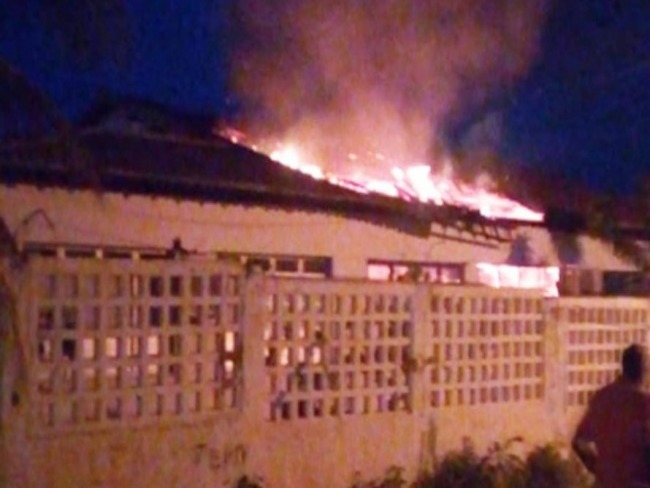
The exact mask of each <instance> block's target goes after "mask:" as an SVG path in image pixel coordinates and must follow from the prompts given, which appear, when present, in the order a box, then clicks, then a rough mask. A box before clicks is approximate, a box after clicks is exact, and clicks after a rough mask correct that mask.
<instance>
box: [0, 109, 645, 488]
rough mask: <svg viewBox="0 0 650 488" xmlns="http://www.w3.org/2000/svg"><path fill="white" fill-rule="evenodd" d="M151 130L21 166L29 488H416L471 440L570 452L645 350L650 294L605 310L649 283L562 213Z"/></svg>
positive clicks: (7, 424)
mask: <svg viewBox="0 0 650 488" xmlns="http://www.w3.org/2000/svg"><path fill="white" fill-rule="evenodd" d="M135 112H136V113H132V111H129V110H126V111H124V110H123V111H118V112H117V115H116V113H115V112H113V113H111V114H109V115H108V116H106V117H103V118H102V119H101V120H99V121H96V123H95V124H94V125H93V126H92V127H87V128H85V129H83V130H81V131H80V133H79V136H78V139H77V142H76V146H75V148H76V150H75V151H74V152H73V153H70V152H69V149H70V148H69V146H66V145H62V144H59V143H57V141H56V140H54V139H41V140H31V141H27V142H25V141H22V142H21V141H17V142H7V143H5V144H3V146H2V148H1V149H0V183H1V184H0V218H1V219H2V226H1V227H0V236H2V241H1V244H2V246H1V247H0V250H1V251H2V256H3V258H2V261H1V263H2V267H1V268H0V278H1V279H2V281H1V282H0V285H1V287H0V303H1V304H2V307H0V313H1V317H2V321H1V322H0V325H1V326H2V334H3V340H2V342H1V347H2V354H0V358H2V361H1V362H0V366H1V369H0V380H1V381H2V388H0V425H1V426H2V432H3V436H2V438H1V439H2V443H1V444H0V447H1V448H2V449H3V455H2V456H0V459H2V462H3V463H5V466H3V471H2V472H3V473H6V476H7V479H9V480H10V481H11V483H12V484H13V486H25V487H32V486H33V487H38V486H42V483H43V480H44V479H47V480H48V484H49V486H67V485H66V483H68V484H69V481H70V479H75V480H78V482H79V484H89V485H90V484H94V485H97V486H106V487H113V486H133V487H139V486H142V487H145V486H160V487H167V486H170V487H171V486H178V485H179V484H183V485H190V484H196V485H210V486H216V485H218V486H231V485H233V484H234V483H235V481H236V480H237V479H238V478H239V477H241V476H243V475H244V474H248V475H250V474H260V475H262V476H264V477H265V479H267V480H268V481H269V483H270V485H271V486H316V487H318V486H323V487H324V486H340V487H344V486H348V485H349V483H350V479H351V478H350V477H351V476H352V475H353V474H354V473H355V472H359V473H361V474H362V475H363V476H368V477H370V476H377V475H379V474H380V470H382V469H384V468H385V467H388V466H390V465H394V464H397V465H400V466H404V467H405V468H406V473H407V475H408V476H409V477H413V476H415V474H416V473H417V472H418V471H421V470H425V469H430V467H431V466H432V465H434V464H435V458H436V456H439V455H441V454H442V453H444V452H445V451H446V450H448V449H451V448H453V447H456V446H458V445H459V444H460V443H461V442H462V439H463V437H464V436H471V437H472V438H473V439H474V440H475V441H476V442H477V444H478V445H479V446H484V445H487V444H488V443H489V442H492V441H494V440H499V439H504V438H508V437H512V436H514V435H521V434H524V435H525V437H526V439H527V441H529V442H530V443H531V444H535V443H540V442H544V441H548V440H560V441H561V440H566V439H567V438H568V437H569V435H570V432H571V429H572V426H573V423H574V421H575V418H576V416H577V415H578V414H579V413H580V412H581V411H582V409H583V408H584V406H585V405H586V403H587V401H588V398H589V395H590V392H591V390H592V389H593V388H594V387H595V386H597V385H599V384H602V382H604V381H605V380H607V379H608V378H611V377H612V376H613V375H614V374H615V373H616V368H617V354H618V351H619V350H620V349H621V346H622V345H624V344H626V343H628V342H631V341H638V342H645V337H646V336H647V320H648V317H650V310H649V309H648V303H647V299H645V298H631V297H627V296H617V297H603V295H605V294H614V293H615V292H616V291H617V290H618V295H626V294H629V292H626V291H625V290H623V291H621V290H622V289H621V288H618V289H615V288H611V286H610V285H611V283H610V282H611V279H610V276H611V274H612V273H613V274H614V275H615V276H617V277H620V276H628V277H633V276H642V274H635V273H638V272H637V270H635V268H634V266H632V265H630V264H629V263H627V262H625V261H623V260H621V259H620V258H618V257H617V256H616V255H615V253H614V252H613V251H612V249H611V248H610V246H609V245H608V244H606V243H603V242H601V241H598V240H595V239H593V238H591V237H589V236H586V235H579V234H578V235H573V236H572V238H571V239H568V240H569V244H570V245H568V244H567V245H566V246H565V248H562V247H561V246H559V245H558V244H557V238H555V237H554V228H553V227H552V226H550V225H549V222H548V219H547V218H546V217H545V216H544V215H543V213H542V212H541V211H537V212H536V211H534V210H531V209H527V208H525V207H523V206H521V205H519V204H517V203H516V202H513V201H512V200H509V199H506V198H504V197H499V196H497V195H489V194H487V193H485V192H481V191H475V190H472V189H471V188H465V187H462V186H461V185H458V184H453V183H452V182H445V183H444V185H447V186H446V189H445V188H443V187H440V188H439V187H435V185H436V184H437V183H436V181H435V179H434V178H426V176H427V175H426V174H424V172H422V170H420V169H417V170H415V171H411V172H409V170H408V168H403V173H399V172H396V176H394V177H392V178H391V179H389V180H382V181H379V183H377V181H378V180H376V179H375V180H369V179H367V178H365V179H355V178H353V177H350V176H349V175H342V174H340V173H334V172H329V171H324V170H318V171H314V170H313V168H312V169H308V170H307V171H306V172H303V171H299V169H304V167H303V166H302V165H301V164H299V163H297V162H295V161H294V162H292V161H287V160H285V161H284V163H285V164H280V163H278V162H276V161H274V160H273V159H271V158H270V157H267V156H265V155H263V154H261V153H259V152H256V151H254V150H253V149H251V148H249V147H246V146H243V145H239V144H236V143H233V142H232V141H231V140H230V139H229V138H224V137H221V136H218V135H211V136H209V137H208V136H205V135H204V136H203V137H197V136H196V134H195V133H194V131H193V130H192V129H191V127H190V125H185V127H187V129H185V130H183V131H175V130H174V131H166V130H164V127H165V126H166V122H165V119H164V118H161V117H160V116H159V115H155V116H152V115H151V114H149V115H148V116H147V117H141V116H139V115H138V113H137V112H138V111H137V110H136V111H135ZM151 117H153V118H154V120H155V123H154V124H153V125H152V123H151ZM177 122H178V121H177ZM161 127H162V129H161ZM275 156H276V157H277V156H278V155H277V154H276V155H275ZM287 164H290V165H293V166H295V168H291V167H287ZM432 185H434V186H433V187H432ZM443 190H444V191H443ZM463 199H465V200H463ZM468 202H469V203H472V205H469V203H468ZM477 202H482V203H480V204H477ZM486 203H488V204H489V203H494V205H491V206H490V205H486ZM497 211H498V212H501V213H497ZM513 211H514V213H512V212H513ZM503 212H505V214H504V213H503ZM567 248H568V249H569V250H570V251H572V252H567ZM640 290H641V289H640V288H639V289H637V290H636V291H637V292H638V291H640ZM594 297H596V298H594ZM514 411H516V413H517V415H512V413H513V412H514ZM531 419H534V420H535V421H534V422H533V421H531ZM378 439H381V440H382V441H384V442H385V445H384V446H383V448H382V449H377V440H378ZM54 453H56V456H55V455H54ZM80 453H83V454H80ZM79 456H85V457H86V458H87V462H84V463H80V462H79ZM154 461H155V462H154Z"/></svg>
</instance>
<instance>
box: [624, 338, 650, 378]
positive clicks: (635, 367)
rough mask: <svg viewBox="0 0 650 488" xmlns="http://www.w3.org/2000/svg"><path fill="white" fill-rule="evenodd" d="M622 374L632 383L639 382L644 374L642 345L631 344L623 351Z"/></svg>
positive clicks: (644, 355)
mask: <svg viewBox="0 0 650 488" xmlns="http://www.w3.org/2000/svg"><path fill="white" fill-rule="evenodd" d="M621 363H622V366H623V376H625V378H627V379H628V380H630V381H632V382H634V383H641V382H642V381H643V377H644V376H645V369H646V353H645V349H644V348H643V346H641V345H639V344H632V345H630V346H628V347H626V348H625V350H624V351H623V359H622V361H621Z"/></svg>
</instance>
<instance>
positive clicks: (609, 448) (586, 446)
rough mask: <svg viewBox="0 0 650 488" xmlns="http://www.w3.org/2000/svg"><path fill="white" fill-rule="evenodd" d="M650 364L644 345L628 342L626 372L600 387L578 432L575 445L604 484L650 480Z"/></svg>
mask: <svg viewBox="0 0 650 488" xmlns="http://www.w3.org/2000/svg"><path fill="white" fill-rule="evenodd" d="M646 365H647V358H646V353H645V350H644V348H643V347H642V346H640V345H638V344H632V345H630V346H628V347H627V348H626V349H625V350H624V351H623V357H622V369H623V372H622V374H621V375H620V376H619V377H618V378H617V379H616V380H614V381H613V382H612V383H610V384H608V385H606V386H604V387H602V388H601V389H599V390H598V391H597V392H596V393H595V395H594V396H593V398H592V399H591V402H590V403H589V407H588V409H587V412H586V413H585V415H584V417H583V418H582V420H581V422H580V423H579V425H578V428H577V430H576V433H575V435H574V437H573V442H572V447H573V449H574V451H575V452H576V454H577V455H578V457H579V458H580V460H581V461H582V463H583V464H584V465H585V467H586V468H587V469H588V470H589V471H591V473H593V474H594V476H595V477H596V483H597V484H596V486H597V487H598V488H631V487H641V486H650V485H644V484H643V483H644V482H646V481H647V480H648V467H647V466H646V462H645V449H646V446H647V444H648V441H649V440H650V435H649V432H650V430H649V420H650V417H649V413H650V410H649V407H650V403H649V402H650V400H649V397H648V395H647V394H646V393H645V391H644V389H643V380H644V377H645V373H646Z"/></svg>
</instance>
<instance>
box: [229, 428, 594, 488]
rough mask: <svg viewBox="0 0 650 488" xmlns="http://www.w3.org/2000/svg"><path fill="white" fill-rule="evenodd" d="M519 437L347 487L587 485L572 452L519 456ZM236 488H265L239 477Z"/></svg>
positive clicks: (544, 449) (548, 449)
mask: <svg viewBox="0 0 650 488" xmlns="http://www.w3.org/2000/svg"><path fill="white" fill-rule="evenodd" d="M518 441H520V439H511V440H509V441H507V442H505V443H494V444H493V445H492V446H491V447H490V448H489V449H488V451H487V452H486V453H485V454H484V455H482V456H481V455H479V454H478V453H477V452H476V450H475V449H474V448H473V446H472V445H471V444H467V445H466V446H465V447H463V448H462V449H460V450H457V451H452V452H449V453H448V454H447V455H446V456H444V458H442V460H441V461H440V462H439V463H438V466H437V467H436V469H435V470H434V472H433V473H430V474H424V475H422V476H421V477H420V478H419V479H418V480H416V481H415V482H413V483H408V482H407V481H406V480H405V479H404V472H403V470H402V468H399V467H391V468H389V469H388V470H387V471H386V473H385V475H384V476H383V477H382V478H380V479H376V480H369V481H363V482H357V483H355V484H353V485H352V486H351V487H350V488H588V487H590V486H591V482H592V480H591V477H590V476H589V475H588V474H587V473H586V471H585V469H584V468H583V467H582V465H581V464H580V462H579V461H578V460H577V459H576V458H575V457H573V456H568V457H567V456H563V455H562V453H561V452H560V450H559V449H558V448H557V447H556V446H555V445H552V444H548V445H545V446H541V447H537V448H535V449H534V450H532V451H531V452H529V453H528V455H526V456H525V457H521V456H519V455H517V454H515V453H513V450H512V447H513V444H515V443H517V442H518ZM235 488H266V487H265V486H264V485H263V483H261V482H260V481H258V480H252V479H250V478H246V477H244V478H242V479H241V480H240V481H239V482H238V483H237V485H236V486H235Z"/></svg>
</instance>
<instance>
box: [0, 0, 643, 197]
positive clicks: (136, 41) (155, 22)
mask: <svg viewBox="0 0 650 488" xmlns="http://www.w3.org/2000/svg"><path fill="white" fill-rule="evenodd" d="M227 1H228V0H192V1H189V2H180V1H178V0H156V1H155V2H154V1H153V0H131V1H129V2H127V4H128V6H129V13H130V16H129V17H130V24H131V33H132V34H131V36H132V50H131V52H130V57H129V62H128V64H126V65H125V66H122V67H121V68H117V67H114V66H106V65H101V66H96V67H92V68H86V69H82V68H81V67H79V66H75V65H74V64H73V63H71V62H70V61H65V60H64V58H63V57H62V56H61V50H60V48H59V47H57V44H56V43H53V42H52V39H51V35H50V33H48V32H46V31H44V30H43V29H41V28H40V22H39V20H38V17H37V5H36V2H35V1H33V0H29V1H27V2H25V4H24V6H22V7H11V6H9V7H8V8H7V7H2V8H0V15H4V18H0V56H4V57H5V58H7V59H9V60H10V61H12V62H13V63H14V64H16V65H17V66H19V67H20V68H21V69H23V70H24V71H25V72H26V73H27V74H28V75H29V76H30V77H31V78H32V79H33V80H34V81H35V82H36V83H38V84H39V85H40V86H41V87H43V89H44V90H45V92H46V93H48V94H49V95H50V96H51V98H52V99H53V100H54V101H56V102H57V103H58V104H59V105H60V106H62V107H63V108H64V110H65V111H66V112H67V113H69V114H71V115H77V114H79V113H81V112H82V111H83V110H84V109H85V108H87V106H88V104H89V103H90V102H91V101H92V100H93V99H94V98H95V97H96V96H97V94H98V93H100V92H101V91H108V92H112V93H117V94H123V95H135V96H138V97H143V98H146V99H149V100H155V101H158V102H162V103H165V104H170V105H172V106H174V107H177V108H183V109H186V110H189V111H199V112H202V113H206V112H208V113H216V114H222V115H224V114H226V113H229V112H230V111H231V107H232V100H233V97H232V95H230V94H229V93H228V89H227V77H228V75H227V73H226V68H225V58H226V53H227V52H228V46H227V42H226V41H225V35H224V32H225V30H226V27H227V26H226V18H225V15H224V11H225V8H226V7H225V3H226V2H227ZM9 3H11V2H9ZM19 3H20V2H15V4H16V5H18V4H19ZM3 12H4V14H3ZM497 108H498V110H499V111H500V112H501V113H502V114H503V121H504V129H503V138H502V141H501V146H502V147H501V148H502V152H503V153H504V154H506V155H507V156H511V157H512V158H513V159H517V160H518V161H522V162H524V163H525V164H529V165H533V166H535V167H537V168H550V169H552V170H554V171H556V170H559V171H562V172H563V173H565V174H566V175H567V176H569V177H570V178H577V179H580V180H581V181H583V182H585V183H587V184H589V185H590V186H593V187H595V188H598V189H604V190H608V191H621V190H629V189H631V188H632V187H633V186H634V185H635V182H636V181H637V180H638V178H639V177H641V175H643V174H646V175H647V174H650V163H649V162H647V161H646V160H647V159H650V137H648V132H649V131H648V129H649V128H650V2H648V1H647V0H558V1H556V5H555V7H554V9H553V11H552V13H551V15H550V17H549V19H548V22H547V25H546V28H545V30H544V39H543V46H542V51H541V53H540V56H539V57H538V59H537V61H536V62H535V64H534V65H533V68H532V69H531V71H530V73H529V75H528V76H527V77H526V79H524V80H522V82H521V83H519V84H518V86H516V87H515V88H514V89H513V90H512V91H511V92H509V93H507V94H506V95H505V96H503V97H500V99H499V101H498V107H497Z"/></svg>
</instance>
